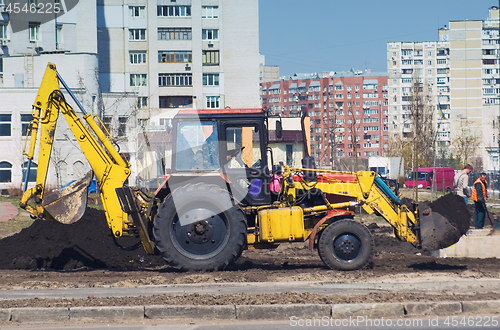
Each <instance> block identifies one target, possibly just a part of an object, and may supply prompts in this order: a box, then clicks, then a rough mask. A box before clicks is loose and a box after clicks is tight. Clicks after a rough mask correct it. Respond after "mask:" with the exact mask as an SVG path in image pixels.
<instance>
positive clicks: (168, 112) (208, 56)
mask: <svg viewBox="0 0 500 330" xmlns="http://www.w3.org/2000/svg"><path fill="white" fill-rule="evenodd" d="M97 8H98V13H97V14H98V45H99V68H100V81H101V85H102V88H103V91H104V92H110V93H116V92H118V93H120V92H128V93H135V94H136V95H137V97H139V98H140V102H139V107H140V109H141V111H139V112H138V114H139V117H140V118H144V119H150V120H151V121H154V120H157V121H158V122H159V119H160V117H161V118H163V117H164V118H172V117H173V116H174V115H175V113H176V111H177V110H178V109H179V108H195V109H205V108H225V107H232V108H244V107H258V106H259V47H258V42H259V29H258V2H257V0H252V1H242V0H236V1H235V0H156V1H150V0H138V1H127V0H125V1H116V0H102V1H98V6H97ZM155 117H158V118H156V119H154V118H155ZM149 124H151V125H153V124H158V123H153V122H150V123H149Z"/></svg>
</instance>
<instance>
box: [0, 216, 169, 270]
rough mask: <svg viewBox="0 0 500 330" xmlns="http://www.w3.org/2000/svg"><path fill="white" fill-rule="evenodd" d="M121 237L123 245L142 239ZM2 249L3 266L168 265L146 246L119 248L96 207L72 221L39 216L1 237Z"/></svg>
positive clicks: (97, 266) (128, 266)
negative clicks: (66, 223)
mask: <svg viewBox="0 0 500 330" xmlns="http://www.w3.org/2000/svg"><path fill="white" fill-rule="evenodd" d="M118 240H119V241H118V242H119V243H120V244H121V245H123V246H132V245H134V244H135V243H137V242H138V238H135V237H127V238H119V239H118ZM0 251H2V253H1V254H0V269H34V268H37V269H44V268H45V269H54V270H72V269H79V268H82V267H88V268H116V269H144V268H149V267H157V266H165V262H164V261H163V259H162V258H161V257H159V256H150V255H147V254H146V253H145V251H144V249H143V248H142V246H141V247H140V248H139V249H137V250H134V251H124V250H122V249H120V248H118V247H117V246H116V245H115V244H114V242H113V239H112V236H111V231H110V229H109V227H108V225H107V222H106V216H105V214H104V211H100V210H96V209H92V208H87V210H86V212H85V214H84V215H83V217H82V219H81V220H80V221H77V222H75V223H73V224H70V225H64V224H61V223H59V222H55V221H44V220H35V221H34V222H33V224H32V225H31V226H29V227H27V228H24V229H23V230H22V231H21V232H19V233H17V234H15V235H12V236H10V237H6V238H4V239H2V240H0Z"/></svg>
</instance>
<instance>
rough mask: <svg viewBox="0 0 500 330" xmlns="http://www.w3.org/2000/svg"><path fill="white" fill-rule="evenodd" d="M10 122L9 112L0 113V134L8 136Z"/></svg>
mask: <svg viewBox="0 0 500 330" xmlns="http://www.w3.org/2000/svg"><path fill="white" fill-rule="evenodd" d="M11 124H12V115H11V114H0V136H10V134H11V133H10V128H11Z"/></svg>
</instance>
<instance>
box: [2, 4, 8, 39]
mask: <svg viewBox="0 0 500 330" xmlns="http://www.w3.org/2000/svg"><path fill="white" fill-rule="evenodd" d="M0 2H1V0H0ZM2 40H7V25H5V24H0V42H1V41H2Z"/></svg>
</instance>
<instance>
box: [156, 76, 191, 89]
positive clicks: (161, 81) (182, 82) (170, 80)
mask: <svg viewBox="0 0 500 330" xmlns="http://www.w3.org/2000/svg"><path fill="white" fill-rule="evenodd" d="M158 86H160V87H168V86H193V75H192V74H191V73H160V74H158Z"/></svg>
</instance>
